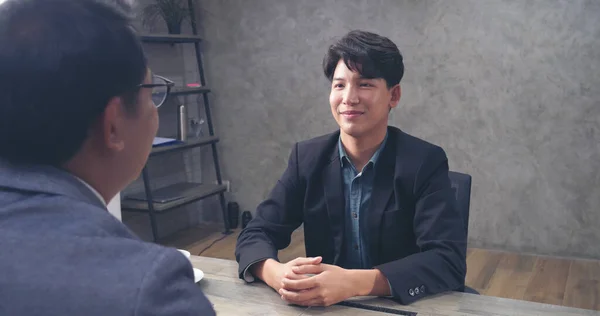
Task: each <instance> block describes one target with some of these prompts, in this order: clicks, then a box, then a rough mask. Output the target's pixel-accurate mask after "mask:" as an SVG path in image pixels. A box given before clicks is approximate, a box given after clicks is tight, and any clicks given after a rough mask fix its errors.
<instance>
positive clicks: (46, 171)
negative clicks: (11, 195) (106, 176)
mask: <svg viewBox="0 0 600 316" xmlns="http://www.w3.org/2000/svg"><path fill="white" fill-rule="evenodd" d="M3 188H4V189H11V190H19V191H29V192H38V193H46V194H52V195H63V196H67V197H70V198H73V199H76V200H80V201H85V202H89V203H91V204H94V205H97V206H99V207H102V208H106V206H105V203H104V201H103V199H100V198H99V197H98V196H97V195H96V194H95V193H94V191H95V190H91V189H90V188H88V187H87V184H86V183H83V182H82V181H81V180H79V179H78V178H77V177H75V176H74V175H72V174H71V173H69V172H68V171H66V170H63V169H59V168H56V167H51V166H43V165H25V164H12V163H9V162H7V161H5V160H2V159H0V191H1V190H2V189H3Z"/></svg>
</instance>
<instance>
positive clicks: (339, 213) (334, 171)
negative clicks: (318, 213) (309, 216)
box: [323, 147, 346, 264]
mask: <svg viewBox="0 0 600 316" xmlns="http://www.w3.org/2000/svg"><path fill="white" fill-rule="evenodd" d="M336 148H337V147H336ZM331 158H332V159H331V161H330V162H329V164H328V165H327V166H326V167H325V170H324V172H323V185H324V189H325V202H326V203H327V213H328V214H327V215H328V217H329V225H330V229H331V234H332V236H333V245H334V259H333V264H338V263H339V259H340V254H341V252H342V244H343V241H344V224H345V223H344V221H345V216H344V209H345V207H346V206H345V202H344V191H343V188H342V183H343V181H342V171H341V169H342V168H341V165H340V159H339V154H338V151H337V150H334V154H333V155H332V157H331Z"/></svg>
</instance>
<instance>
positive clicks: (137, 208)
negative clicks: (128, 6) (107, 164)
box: [121, 3, 231, 242]
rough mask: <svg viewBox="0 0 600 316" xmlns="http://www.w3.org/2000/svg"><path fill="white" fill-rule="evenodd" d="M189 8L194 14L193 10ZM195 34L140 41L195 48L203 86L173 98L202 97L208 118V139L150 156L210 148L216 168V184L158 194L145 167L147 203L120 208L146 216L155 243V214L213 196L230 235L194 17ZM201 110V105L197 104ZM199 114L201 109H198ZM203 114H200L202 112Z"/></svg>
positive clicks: (130, 203)
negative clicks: (157, 197)
mask: <svg viewBox="0 0 600 316" xmlns="http://www.w3.org/2000/svg"><path fill="white" fill-rule="evenodd" d="M190 7H191V8H192V10H193V7H192V6H191V3H190ZM191 20H192V21H191V22H192V31H193V33H194V35H174V34H143V35H141V40H142V42H144V43H156V44H171V45H174V44H193V45H194V48H195V53H196V62H197V64H198V73H199V76H200V84H201V87H197V88H188V87H179V88H174V89H173V90H172V91H171V94H170V97H177V96H185V95H192V94H201V95H202V97H203V104H204V112H205V115H206V123H207V127H208V134H209V135H208V136H206V137H202V138H199V139H191V140H188V141H185V142H181V141H179V142H176V143H173V144H168V145H160V146H157V147H154V148H153V149H152V152H151V153H150V157H154V156H158V155H165V154H168V153H173V152H178V151H183V150H187V149H191V148H197V147H201V146H210V147H211V150H212V156H213V165H214V168H215V173H216V178H217V184H199V183H189V182H182V183H176V184H174V185H170V186H167V187H163V188H158V189H155V190H152V189H151V186H150V176H149V175H148V165H146V166H145V167H144V169H143V170H142V179H143V182H144V194H145V200H143V199H132V198H125V199H124V200H123V201H122V202H121V208H122V210H123V211H129V212H142V213H147V214H148V215H149V218H150V225H151V227H152V236H153V239H154V242H158V239H159V238H158V229H157V227H158V223H157V219H156V214H162V213H166V212H169V211H172V210H175V209H176V208H177V207H180V206H183V205H186V204H189V203H192V202H195V201H198V200H201V199H204V198H207V197H210V196H215V195H218V196H219V202H220V206H221V211H222V214H223V224H224V231H223V233H224V234H230V233H231V230H230V225H229V221H228V217H227V210H226V206H225V192H226V191H227V186H225V185H223V181H222V178H221V169H220V164H219V156H218V153H217V142H218V141H219V138H218V137H217V136H216V135H215V133H214V128H213V122H212V117H211V111H210V105H209V101H208V93H210V92H211V90H210V89H209V88H207V87H206V80H205V77H204V67H203V64H202V52H201V50H200V43H201V42H202V39H201V38H200V37H199V36H198V35H197V29H196V22H195V19H194V16H193V15H192V19H191ZM198 106H200V104H198ZM199 110H200V109H199ZM199 113H200V111H199ZM169 192H176V195H177V198H173V199H169V198H164V196H165V195H167V196H168V194H169ZM157 195H160V196H161V198H164V199H163V200H161V202H157V201H155V199H154V197H155V196H157Z"/></svg>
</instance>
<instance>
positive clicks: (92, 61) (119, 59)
mask: <svg viewBox="0 0 600 316" xmlns="http://www.w3.org/2000/svg"><path fill="white" fill-rule="evenodd" d="M115 4H117V5H115ZM127 9H128V5H127V2H124V1H123V0H102V1H97V0H7V1H6V2H4V3H2V4H0V74H1V75H0V158H2V159H6V160H9V161H12V162H17V163H35V164H47V165H54V166H59V165H62V164H64V163H65V162H67V161H68V160H69V159H70V158H72V157H73V156H74V155H75V153H76V152H77V151H78V150H79V149H80V147H81V146H82V144H83V142H84V140H85V139H86V137H87V136H88V135H87V133H88V131H89V130H90V127H91V126H92V124H93V123H94V122H95V121H96V120H97V119H98V118H99V117H100V115H101V114H102V113H103V111H104V109H105V107H106V105H107V104H108V102H109V100H110V99H111V98H114V97H116V96H122V97H123V99H124V100H126V105H127V106H130V107H134V106H135V104H136V102H135V98H136V95H137V91H138V88H137V86H138V84H140V83H142V82H143V80H144V77H145V76H146V71H147V66H146V58H145V56H144V52H143V49H142V46H141V43H140V41H139V39H138V38H137V36H136V34H135V31H134V30H133V28H132V26H131V20H130V18H129V16H128V15H127V13H128V12H127ZM132 110H135V109H132Z"/></svg>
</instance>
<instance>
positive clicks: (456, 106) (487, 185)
mask: <svg viewBox="0 0 600 316" xmlns="http://www.w3.org/2000/svg"><path fill="white" fill-rule="evenodd" d="M203 5H204V9H205V10H204V11H203V12H201V15H202V19H203V21H202V24H203V27H204V29H203V35H204V37H205V38H206V42H205V49H206V51H207V52H206V56H205V57H206V58H205V63H206V67H207V75H208V82H209V84H210V85H211V86H212V87H213V88H214V90H215V92H214V93H213V95H212V99H211V100H212V105H213V108H214V111H215V116H216V128H217V132H218V134H220V135H221V137H222V141H221V143H220V147H219V148H220V155H221V161H222V165H223V171H224V175H225V178H226V179H229V180H231V181H232V189H233V195H232V198H234V199H235V200H236V201H238V202H239V203H240V204H241V206H242V208H243V209H248V210H253V209H254V208H255V207H256V205H257V204H258V203H259V202H260V201H261V200H262V199H263V198H264V197H265V196H266V195H267V194H268V192H269V191H270V190H271V188H272V186H273V185H274V184H275V182H276V181H277V179H278V178H279V176H280V175H281V173H282V172H283V170H284V168H285V166H286V162H287V158H288V154H289V151H290V149H291V147H292V145H293V143H294V142H297V141H300V140H303V139H307V138H310V137H314V136H317V135H320V134H323V133H327V132H330V131H333V130H334V129H336V127H337V126H336V124H335V122H334V120H333V119H332V117H331V115H330V112H329V108H328V82H327V81H326V80H325V78H324V77H323V75H322V72H321V68H320V65H321V58H322V57H323V54H324V52H325V50H326V48H327V46H328V44H330V43H331V42H332V40H334V38H336V37H339V36H341V35H343V34H344V33H345V32H347V31H348V30H350V29H356V28H357V29H365V30H370V31H375V32H378V33H381V34H383V35H386V36H388V37H390V38H391V39H392V40H393V41H395V42H396V43H397V44H398V46H399V47H400V49H401V51H402V52H403V54H404V56H405V64H406V74H405V78H404V79H403V98H402V100H401V103H400V107H399V108H398V109H397V110H395V111H393V116H392V119H391V123H390V124H392V125H395V126H399V127H400V128H402V129H403V130H405V131H406V132H408V133H411V134H413V135H415V136H418V137H421V138H424V139H426V140H428V141H430V142H433V143H436V144H439V145H441V146H442V147H443V148H444V149H445V150H446V151H447V153H448V155H449V158H450V164H451V169H454V170H458V171H462V172H467V173H469V174H471V175H472V176H473V180H474V186H473V192H472V206H471V221H470V236H469V240H470V245H471V246H475V247H486V248H499V249H506V250H512V251H520V252H532V253H538V254H551V255H564V256H577V257H594V258H600V230H599V229H598V226H600V171H599V167H600V163H599V161H600V144H599V140H600V1H595V0H590V1H583V0H573V1H558V0H552V1H551V0H538V1H529V0H528V1H480V0H470V1H467V0H464V1H434V0H419V1H414V0H405V1H400V0H395V1H392V0H388V1H386V0H381V1H372V0H371V1H367V0H363V1H359V0H353V1H350V0H339V1H314V0H305V1H299V0H253V1H247V0H220V1H206V2H203Z"/></svg>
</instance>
